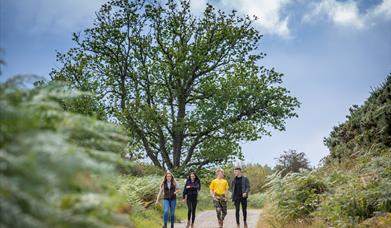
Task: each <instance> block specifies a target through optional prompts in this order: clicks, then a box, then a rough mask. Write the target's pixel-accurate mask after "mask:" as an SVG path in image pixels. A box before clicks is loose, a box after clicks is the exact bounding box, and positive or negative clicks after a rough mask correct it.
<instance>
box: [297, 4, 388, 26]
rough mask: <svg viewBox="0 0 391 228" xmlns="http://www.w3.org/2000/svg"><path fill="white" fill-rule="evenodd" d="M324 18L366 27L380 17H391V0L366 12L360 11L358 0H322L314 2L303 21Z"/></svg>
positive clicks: (333, 21) (335, 22)
mask: <svg viewBox="0 0 391 228" xmlns="http://www.w3.org/2000/svg"><path fill="white" fill-rule="evenodd" d="M324 18H327V19H329V20H330V21H331V22H332V23H333V24H335V25H337V26H341V27H353V28H356V29H364V28H367V27H368V26H370V25H371V24H373V23H374V20H376V19H378V18H384V19H390V18H391V0H383V2H382V3H380V4H379V5H376V6H374V7H372V8H370V9H368V10H367V11H366V12H364V13H361V12H360V10H359V8H358V3H357V1H353V0H349V1H345V2H341V1H337V0H321V1H320V2H317V3H314V4H312V7H311V12H310V13H308V14H305V15H304V16H303V21H304V22H307V23H311V22H316V21H318V20H320V19H324Z"/></svg>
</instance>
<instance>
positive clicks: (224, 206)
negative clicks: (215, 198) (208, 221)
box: [221, 200, 227, 220]
mask: <svg viewBox="0 0 391 228" xmlns="http://www.w3.org/2000/svg"><path fill="white" fill-rule="evenodd" d="M221 213H222V214H221V220H224V218H225V216H226V215H227V201H226V200H221Z"/></svg>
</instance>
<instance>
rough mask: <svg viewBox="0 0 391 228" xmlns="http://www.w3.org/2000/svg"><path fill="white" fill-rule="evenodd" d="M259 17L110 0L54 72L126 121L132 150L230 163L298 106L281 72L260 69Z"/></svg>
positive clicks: (170, 164) (173, 161)
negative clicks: (248, 142) (244, 143)
mask: <svg viewBox="0 0 391 228" xmlns="http://www.w3.org/2000/svg"><path fill="white" fill-rule="evenodd" d="M252 23H253V20H252V19H251V18H249V17H239V16H237V14H236V12H235V11H232V12H231V13H229V14H226V13H224V12H222V11H218V10H216V9H214V8H213V6H212V5H207V7H206V9H205V11H204V12H203V14H202V16H200V17H199V18H198V17H194V16H193V15H192V14H191V13H190V2H189V0H182V1H180V2H179V3H178V2H177V1H174V0H168V1H167V3H166V4H164V5H161V4H160V3H159V1H139V0H136V1H127V0H111V1H109V2H108V3H107V4H104V5H103V6H102V7H101V9H100V11H99V12H98V13H97V18H96V20H95V23H94V25H93V27H92V28H89V29H86V30H85V31H84V33H83V34H74V38H73V40H74V41H75V43H76V47H75V48H72V49H70V50H69V51H68V52H67V53H65V54H62V53H59V54H58V62H59V63H60V64H61V67H60V68H59V69H55V70H53V72H52V74H51V76H52V78H53V79H54V80H57V81H66V82H69V83H71V84H72V86H73V87H75V88H78V89H79V90H81V91H89V92H91V93H93V94H96V95H97V96H96V97H97V100H96V104H97V105H96V107H95V103H94V107H93V110H99V112H100V113H101V112H104V113H105V114H106V116H107V119H109V120H113V121H114V122H116V123H121V124H122V126H124V127H125V128H126V130H127V132H128V134H129V135H130V146H131V148H132V150H131V151H132V152H133V153H134V154H140V153H141V154H144V152H145V153H146V155H147V156H148V158H149V159H150V160H151V161H152V162H153V164H154V165H155V166H157V167H159V168H161V169H169V170H171V171H175V172H178V173H181V174H183V173H185V171H187V170H188V169H190V168H191V169H194V170H200V169H201V168H203V167H208V166H211V165H215V164H219V165H221V164H223V163H227V162H229V161H231V160H233V159H235V158H242V156H243V155H242V152H241V149H240V146H239V144H238V142H239V141H241V140H257V139H259V138H260V137H261V136H262V135H265V134H269V129H273V128H274V129H278V130H284V125H285V121H284V120H285V119H287V118H291V117H295V116H296V114H295V109H296V108H297V107H298V105H299V103H298V101H297V99H296V98H295V97H292V96H290V95H289V91H287V90H286V89H285V88H284V87H282V86H281V83H282V74H280V73H278V72H276V71H275V70H274V69H266V68H264V67H259V66H258V60H260V59H262V58H263V57H264V54H263V53H259V51H258V50H257V48H258V47H259V42H260V39H261V35H260V34H259V32H258V31H257V30H256V29H255V28H254V27H253V25H252ZM87 103H88V102H87ZM84 104H86V102H80V103H78V104H76V105H83V106H82V107H84ZM76 109H77V108H76ZM137 152H139V153H137Z"/></svg>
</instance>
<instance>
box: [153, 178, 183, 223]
mask: <svg viewBox="0 0 391 228" xmlns="http://www.w3.org/2000/svg"><path fill="white" fill-rule="evenodd" d="M178 192H179V184H178V182H176V181H175V179H174V176H173V175H172V173H171V172H169V171H167V172H166V174H165V175H164V179H163V181H162V183H161V184H160V191H159V193H158V195H157V198H156V204H159V199H160V195H161V194H162V193H163V198H164V200H163V208H164V225H163V228H167V222H168V211H170V217H171V218H170V221H171V228H174V223H175V207H176V195H177V193H178Z"/></svg>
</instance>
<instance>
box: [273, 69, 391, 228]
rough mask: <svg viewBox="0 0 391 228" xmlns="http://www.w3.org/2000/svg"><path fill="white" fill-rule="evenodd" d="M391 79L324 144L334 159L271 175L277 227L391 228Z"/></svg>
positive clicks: (357, 108) (329, 158)
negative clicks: (317, 224)
mask: <svg viewBox="0 0 391 228" xmlns="http://www.w3.org/2000/svg"><path fill="white" fill-rule="evenodd" d="M390 118H391V75H390V76H388V78H387V80H386V82H385V83H384V84H383V85H382V86H381V87H379V88H377V89H376V90H374V91H373V92H372V95H371V96H370V97H369V98H368V100H367V101H366V102H365V103H364V105H363V106H361V107H358V106H355V107H354V108H353V109H351V114H350V116H348V119H347V121H346V122H345V123H343V124H341V125H339V126H338V127H336V128H335V129H334V130H333V132H332V133H331V134H330V137H329V138H327V139H326V140H325V143H326V145H327V146H328V147H329V149H330V155H329V156H328V157H326V159H325V165H324V166H323V167H320V168H318V169H317V170H313V171H302V172H300V173H296V174H288V175H287V176H286V177H281V175H278V174H275V175H274V176H271V177H270V179H271V182H270V183H269V184H270V189H269V196H270V198H271V201H270V208H269V211H270V214H272V215H273V216H274V219H273V221H278V222H277V223H275V224H274V225H276V224H277V225H279V226H282V227H284V226H287V224H290V223H296V224H297V223H301V224H310V223H311V222H313V221H316V222H319V221H321V222H322V223H323V224H324V227H328V226H332V227H389V226H390V225H391V147H390V145H391V144H390V143H391V119H390Z"/></svg>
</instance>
